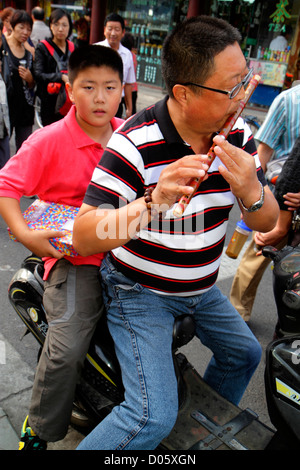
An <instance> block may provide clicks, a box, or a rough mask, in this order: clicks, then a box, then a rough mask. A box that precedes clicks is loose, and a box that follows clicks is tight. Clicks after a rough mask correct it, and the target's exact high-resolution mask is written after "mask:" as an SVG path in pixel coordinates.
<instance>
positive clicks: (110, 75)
mask: <svg viewBox="0 0 300 470" xmlns="http://www.w3.org/2000/svg"><path fill="white" fill-rule="evenodd" d="M122 88H123V87H122V83H121V81H120V77H119V74H118V73H117V72H115V71H114V70H112V69H111V68H110V67H106V66H102V67H89V68H87V69H85V70H82V71H81V72H79V74H78V76H77V77H76V79H75V80H74V82H73V85H71V84H68V86H67V89H68V92H69V96H70V99H71V101H72V102H73V103H74V104H75V106H76V118H77V121H78V123H79V125H80V126H81V127H82V128H83V129H88V128H90V127H97V128H101V127H105V126H106V125H107V124H109V122H110V121H111V119H112V118H113V117H114V116H115V115H116V113H117V111H118V107H119V104H120V101H121V98H122Z"/></svg>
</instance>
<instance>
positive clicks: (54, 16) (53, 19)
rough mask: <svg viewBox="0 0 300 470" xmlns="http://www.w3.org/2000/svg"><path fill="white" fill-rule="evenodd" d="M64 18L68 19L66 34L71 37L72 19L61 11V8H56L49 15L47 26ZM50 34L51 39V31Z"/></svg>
mask: <svg viewBox="0 0 300 470" xmlns="http://www.w3.org/2000/svg"><path fill="white" fill-rule="evenodd" d="M64 16H66V17H67V18H68V22H69V32H68V36H67V37H69V36H71V34H72V31H73V23H72V18H71V16H70V15H69V13H67V12H66V11H65V10H63V9H62V8H57V9H56V10H53V12H52V13H51V15H50V18H49V26H50V25H51V24H52V23H53V24H54V23H57V21H59V20H60V19H61V18H63V17H64ZM51 34H52V37H53V33H52V31H51Z"/></svg>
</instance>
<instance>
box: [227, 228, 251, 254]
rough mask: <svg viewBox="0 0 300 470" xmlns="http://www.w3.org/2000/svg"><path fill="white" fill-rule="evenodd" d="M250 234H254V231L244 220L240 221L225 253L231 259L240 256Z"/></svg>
mask: <svg viewBox="0 0 300 470" xmlns="http://www.w3.org/2000/svg"><path fill="white" fill-rule="evenodd" d="M250 232H252V230H251V229H250V228H249V227H247V225H246V224H245V222H244V221H243V220H239V221H238V222H237V224H236V227H235V231H234V232H233V235H232V237H231V240H230V242H229V244H228V247H227V250H226V252H225V253H226V255H227V256H229V258H233V259H236V258H237V257H238V256H239V254H240V251H241V249H242V248H243V246H244V244H245V241H246V240H247V238H248V235H249V233H250Z"/></svg>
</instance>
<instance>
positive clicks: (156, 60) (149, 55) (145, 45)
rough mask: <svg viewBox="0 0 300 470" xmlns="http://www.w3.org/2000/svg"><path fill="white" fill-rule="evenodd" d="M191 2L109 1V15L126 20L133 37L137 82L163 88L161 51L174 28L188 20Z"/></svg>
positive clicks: (127, 28)
mask: <svg viewBox="0 0 300 470" xmlns="http://www.w3.org/2000/svg"><path fill="white" fill-rule="evenodd" d="M188 4H189V1H188V0H171V1H166V0H165V1H159V0H128V1H120V0H119V1H118V0H115V1H109V2H108V12H113V11H114V12H117V13H119V14H120V15H121V16H122V17H123V18H124V20H125V25H126V31H127V32H130V33H131V34H132V35H133V37H134V52H135V53H136V55H137V70H136V75H137V81H139V82H143V83H148V84H151V85H155V86H159V87H163V78H162V75H161V50H162V45H163V42H164V39H165V38H166V36H167V34H168V33H169V32H170V31H172V29H173V28H174V26H175V25H176V24H177V23H178V22H179V21H182V20H183V19H185V18H186V14H187V10H188Z"/></svg>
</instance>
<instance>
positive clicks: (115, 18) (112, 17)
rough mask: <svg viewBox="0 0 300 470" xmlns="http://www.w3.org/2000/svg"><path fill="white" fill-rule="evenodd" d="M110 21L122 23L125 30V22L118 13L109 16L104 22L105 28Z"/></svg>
mask: <svg viewBox="0 0 300 470" xmlns="http://www.w3.org/2000/svg"><path fill="white" fill-rule="evenodd" d="M108 21H116V22H118V23H121V26H122V30H123V29H125V23H124V20H123V18H122V16H120V15H118V13H110V14H109V15H107V17H106V18H105V20H104V26H106V24H107V23H108Z"/></svg>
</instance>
